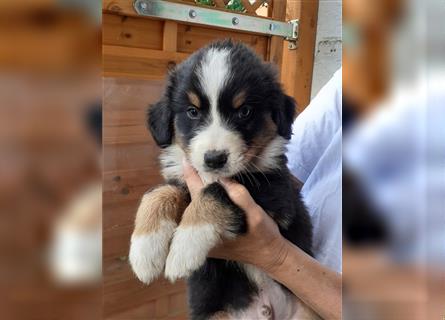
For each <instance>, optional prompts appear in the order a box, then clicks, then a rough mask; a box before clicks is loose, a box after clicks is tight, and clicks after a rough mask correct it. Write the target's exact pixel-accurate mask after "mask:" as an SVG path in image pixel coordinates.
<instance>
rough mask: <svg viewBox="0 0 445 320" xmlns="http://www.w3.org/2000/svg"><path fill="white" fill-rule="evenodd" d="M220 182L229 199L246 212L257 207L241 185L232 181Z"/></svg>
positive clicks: (223, 180) (222, 180) (224, 180)
mask: <svg viewBox="0 0 445 320" xmlns="http://www.w3.org/2000/svg"><path fill="white" fill-rule="evenodd" d="M221 182H222V184H223V186H224V188H225V189H226V191H227V193H228V195H229V197H230V199H232V201H233V202H234V203H235V204H236V205H238V206H239V207H240V208H241V209H243V210H244V211H246V212H249V211H251V210H252V209H253V208H256V207H258V205H257V204H256V202H255V200H253V198H252V196H251V195H250V193H249V191H248V190H247V189H246V187H244V186H243V185H242V184H239V183H237V182H235V181H233V180H229V179H225V178H224V179H221Z"/></svg>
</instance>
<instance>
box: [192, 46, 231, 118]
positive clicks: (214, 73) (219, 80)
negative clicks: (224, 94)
mask: <svg viewBox="0 0 445 320" xmlns="http://www.w3.org/2000/svg"><path fill="white" fill-rule="evenodd" d="M229 53H230V52H229V50H227V49H217V48H211V49H209V50H208V51H207V52H206V53H205V55H204V58H203V60H202V62H201V67H200V70H199V73H198V76H199V82H200V84H201V87H202V90H203V91H204V94H205V95H206V96H207V97H208V98H209V102H210V110H211V118H212V119H211V120H212V121H219V116H218V114H217V108H218V97H219V94H220V92H221V90H222V88H223V87H224V86H225V84H226V83H227V81H228V79H229V75H230V66H229V59H228V57H229Z"/></svg>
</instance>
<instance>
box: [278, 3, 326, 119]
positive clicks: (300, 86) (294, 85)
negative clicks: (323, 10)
mask: <svg viewBox="0 0 445 320" xmlns="http://www.w3.org/2000/svg"><path fill="white" fill-rule="evenodd" d="M291 19H299V20H300V25H299V39H298V48H297V49H296V50H289V49H288V48H287V42H285V44H284V45H285V47H284V52H283V66H284V69H285V70H286V72H283V73H281V81H282V83H283V85H284V89H285V91H286V93H287V94H288V95H290V96H292V97H294V98H295V100H296V101H297V104H298V112H301V111H303V110H304V108H306V107H307V105H308V104H309V102H310V100H311V88H312V72H313V67H314V52H315V40H316V34H317V20H318V0H311V1H305V0H303V1H295V0H289V1H288V5H287V14H286V20H291Z"/></svg>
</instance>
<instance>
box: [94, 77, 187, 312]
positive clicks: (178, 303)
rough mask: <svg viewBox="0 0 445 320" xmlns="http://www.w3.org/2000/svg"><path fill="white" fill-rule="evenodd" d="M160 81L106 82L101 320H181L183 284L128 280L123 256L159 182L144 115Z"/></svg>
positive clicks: (155, 150)
mask: <svg viewBox="0 0 445 320" xmlns="http://www.w3.org/2000/svg"><path fill="white" fill-rule="evenodd" d="M162 90H163V81H159V80H128V79H118V78H107V79H105V80H104V97H103V99H104V100H103V101H104V105H103V108H104V109H103V111H104V119H103V120H104V130H103V134H104V135H103V142H104V168H103V181H104V183H103V188H104V190H103V272H104V291H103V294H104V296H103V297H104V318H105V319H126V320H128V319H154V318H156V319H167V318H168V319H183V318H185V317H186V314H187V309H186V293H185V286H184V283H183V282H179V283H176V284H174V285H171V284H169V283H168V282H167V281H166V280H160V281H156V282H155V283H153V284H152V285H150V286H146V285H144V284H143V283H141V282H139V281H138V280H137V279H136V278H135V276H134V275H133V274H132V271H131V269H130V265H129V263H128V259H127V255H128V250H129V243H130V236H131V232H132V230H133V220H134V216H135V213H136V209H137V206H138V204H139V200H140V199H141V197H142V194H143V193H144V192H146V191H147V190H148V189H150V188H151V187H153V186H155V185H157V184H159V183H160V182H161V181H162V178H161V176H160V174H159V167H158V163H157V155H158V152H159V150H158V148H157V147H156V145H155V143H154V142H153V140H152V138H151V136H150V135H149V133H148V132H147V129H146V126H145V112H146V108H147V106H148V104H149V103H152V102H155V101H156V100H157V99H158V98H159V97H160V94H161V93H162Z"/></svg>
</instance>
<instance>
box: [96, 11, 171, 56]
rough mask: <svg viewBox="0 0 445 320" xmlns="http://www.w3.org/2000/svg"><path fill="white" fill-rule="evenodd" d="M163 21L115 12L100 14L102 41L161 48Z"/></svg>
mask: <svg viewBox="0 0 445 320" xmlns="http://www.w3.org/2000/svg"><path fill="white" fill-rule="evenodd" d="M163 29H164V23H163V21H160V20H152V19H141V18H134V17H127V16H120V15H116V14H107V13H105V14H103V15H102V30H103V32H102V43H103V44H105V45H118V46H127V47H137V48H146V49H157V50H161V49H162V46H163V38H162V32H163Z"/></svg>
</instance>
